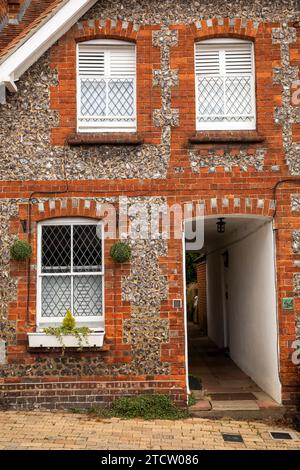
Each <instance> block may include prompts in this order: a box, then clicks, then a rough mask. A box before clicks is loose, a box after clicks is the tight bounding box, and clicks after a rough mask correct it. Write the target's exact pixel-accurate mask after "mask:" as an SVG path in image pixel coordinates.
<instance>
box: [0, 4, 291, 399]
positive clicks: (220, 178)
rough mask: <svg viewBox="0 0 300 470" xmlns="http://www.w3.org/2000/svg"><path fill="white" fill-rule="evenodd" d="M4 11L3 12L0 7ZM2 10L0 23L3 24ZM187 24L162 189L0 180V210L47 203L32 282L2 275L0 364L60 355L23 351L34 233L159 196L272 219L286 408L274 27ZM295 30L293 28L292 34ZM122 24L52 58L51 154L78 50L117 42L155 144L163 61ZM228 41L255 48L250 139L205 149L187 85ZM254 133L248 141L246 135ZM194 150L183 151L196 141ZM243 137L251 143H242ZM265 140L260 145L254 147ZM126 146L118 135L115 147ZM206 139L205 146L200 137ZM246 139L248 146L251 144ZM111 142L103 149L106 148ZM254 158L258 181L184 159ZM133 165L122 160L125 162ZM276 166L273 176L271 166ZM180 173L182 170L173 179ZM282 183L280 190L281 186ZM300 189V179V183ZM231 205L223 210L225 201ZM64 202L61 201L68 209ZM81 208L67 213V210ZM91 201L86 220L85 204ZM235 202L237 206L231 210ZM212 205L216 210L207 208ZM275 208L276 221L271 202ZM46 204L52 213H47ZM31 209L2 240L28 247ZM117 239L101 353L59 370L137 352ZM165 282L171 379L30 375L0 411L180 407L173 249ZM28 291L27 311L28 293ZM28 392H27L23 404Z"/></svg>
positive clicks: (178, 294)
mask: <svg viewBox="0 0 300 470" xmlns="http://www.w3.org/2000/svg"><path fill="white" fill-rule="evenodd" d="M1 5H2V3H1V2H0V6H1ZM1 11H2V10H1V9H0V18H1ZM199 23H200V26H199V28H197V27H196V26H195V25H194V24H191V25H186V24H176V25H171V26H170V28H169V29H171V30H173V31H176V32H177V33H178V44H177V45H175V46H174V47H172V48H171V49H170V68H171V69H172V70H177V71H178V85H176V86H174V87H172V98H171V101H172V109H178V110H179V116H180V119H179V125H178V126H177V127H173V128H172V131H171V149H170V153H171V155H170V161H169V164H168V171H167V177H166V178H165V179H163V178H160V179H159V178H158V179H143V180H142V179H138V178H136V179H122V178H120V179H114V180H113V179H102V180H101V181H100V180H92V179H89V180H88V179H86V180H80V181H79V180H78V181H76V180H72V181H68V182H66V181H64V180H54V181H30V180H24V181H1V182H0V197H1V199H3V200H4V199H14V198H22V199H24V200H27V199H28V198H30V197H31V196H32V194H34V196H33V198H32V199H33V200H34V199H35V198H36V199H38V198H41V199H42V200H43V210H42V211H41V210H40V209H39V206H38V204H35V203H32V204H31V209H30V211H31V226H30V242H31V245H32V248H33V255H32V259H31V261H30V264H31V276H30V285H29V286H28V269H27V266H26V263H20V262H16V261H11V266H10V275H11V277H12V278H13V279H14V280H16V281H17V298H16V299H15V300H14V301H12V302H10V304H9V311H8V320H9V321H16V322H17V334H16V340H15V341H13V342H11V343H8V345H7V362H8V365H11V364H15V365H16V366H18V365H24V364H25V365H36V364H37V363H38V361H43V359H45V358H49V357H50V358H53V359H54V360H55V359H57V358H59V357H60V354H61V353H60V351H51V352H50V351H44V350H41V351H32V350H29V349H28V340H27V332H29V331H35V325H36V256H37V253H36V246H37V223H38V222H41V221H44V220H48V219H52V218H58V217H74V216H75V217H91V218H94V219H99V220H100V218H99V216H98V215H97V207H96V201H95V198H101V197H103V198H118V197H120V196H125V195H126V196H128V197H129V198H130V197H146V198H148V197H164V198H165V200H166V201H167V204H168V205H169V206H171V205H172V204H181V205H183V204H184V203H186V202H189V201H193V202H194V205H196V203H197V202H201V204H202V205H203V206H204V208H205V212H204V213H205V215H206V216H212V215H214V216H226V215H252V216H262V217H273V216H274V217H275V218H274V228H275V231H276V266H277V274H276V276H277V296H278V297H277V303H278V307H277V308H278V312H277V313H278V321H279V354H280V379H281V383H282V399H283V404H285V405H288V406H294V405H295V404H296V402H297V400H299V395H300V394H299V375H298V374H299V372H298V368H297V367H296V366H295V365H293V363H292V361H291V354H292V352H293V349H292V342H293V341H294V340H295V319H296V318H297V317H299V316H300V298H295V308H294V310H291V311H284V312H283V311H282V309H281V303H282V299H283V298H284V297H293V296H294V290H293V275H294V274H295V273H300V263H298V264H297V265H295V263H294V262H295V260H298V261H300V254H295V253H293V252H292V247H291V240H292V232H293V231H294V230H297V229H299V214H298V213H297V212H296V211H292V209H291V194H296V195H298V196H299V197H300V186H299V185H298V184H297V182H295V181H294V180H295V179H296V177H295V178H293V177H292V176H291V174H290V172H289V169H288V166H287V164H286V162H285V154H284V147H283V137H282V126H281V125H280V124H276V123H275V122H274V107H276V106H280V105H281V104H282V86H281V85H280V84H274V83H273V68H274V67H281V66H282V64H281V56H280V45H279V44H273V43H272V29H273V28H279V27H280V24H279V23H260V24H259V26H258V27H257V26H256V25H255V24H254V22H253V21H252V20H247V21H246V23H245V22H242V21H239V20H238V19H237V20H236V21H235V22H234V24H231V23H230V20H229V18H224V21H223V24H222V25H221V24H220V21H218V19H217V18H213V19H212V26H208V24H207V21H204V20H203V21H200V22H199ZM290 26H292V25H290ZM123 28H124V22H122V21H120V20H117V21H116V22H112V21H111V20H110V19H107V20H106V21H105V22H104V24H103V23H101V22H100V21H98V20H95V21H94V22H93V26H92V27H91V26H90V23H89V22H88V21H82V22H81V26H80V28H79V26H78V24H76V25H74V26H73V27H72V28H71V29H70V30H69V31H68V32H67V33H66V34H65V35H64V36H63V37H62V38H60V39H59V40H58V41H57V43H56V44H55V45H54V46H52V48H51V51H50V65H51V68H52V69H53V70H56V71H57V74H58V84H57V86H51V87H50V108H51V110H52V111H54V112H55V113H57V116H58V125H57V126H56V127H53V128H52V129H51V145H52V146H53V148H57V147H62V146H65V145H68V143H67V142H68V139H70V138H71V137H73V138H74V135H75V136H76V44H77V43H78V42H82V41H87V40H90V39H95V38H113V39H120V40H125V41H132V42H134V43H135V44H136V47H137V135H138V136H139V138H141V139H142V141H143V143H144V144H152V145H160V143H161V128H158V127H155V125H154V122H153V112H154V110H156V109H160V108H161V88H160V87H158V86H156V87H153V85H152V83H153V71H154V70H159V69H161V51H160V48H158V47H154V46H153V43H152V35H153V32H155V31H158V30H160V28H161V26H160V25H142V26H141V27H140V28H139V30H138V31H136V30H135V28H134V25H133V23H132V22H128V24H127V26H126V29H123ZM299 36H300V35H299V29H297V43H296V45H295V44H293V45H291V46H290V50H291V64H292V65H293V66H295V65H298V66H299V65H300V57H299V54H298V53H296V52H294V53H292V52H293V51H295V50H296V47H297V48H298V50H299V46H300V37H299ZM216 37H230V38H242V39H248V40H251V41H253V42H254V44H255V69H256V105H257V130H256V132H255V133H252V134H251V133H248V134H247V133H245V132H240V133H239V132H238V131H235V132H234V136H235V139H236V141H230V136H229V133H228V132H222V133H218V137H219V138H220V136H221V137H222V136H223V138H224V139H226V137H228V142H227V143H225V144H224V142H220V141H219V142H218V141H217V139H216V136H214V135H213V133H209V132H207V133H206V134H207V139H206V140H205V139H204V140H205V141H203V140H202V141H201V138H200V137H201V136H200V137H199V136H197V135H196V134H197V133H196V130H195V122H196V112H195V77H194V44H195V42H197V41H199V40H203V39H208V38H216ZM294 130H295V132H294V134H293V137H294V139H295V140H297V139H298V138H299V136H300V131H299V126H298V125H295V126H294ZM254 134H255V135H254ZM195 136H196V137H197V139H198V138H199V139H200V140H199V141H198V140H197V139H196V141H193V140H191V139H192V138H193V137H195ZM247 136H248V137H247ZM260 136H262V137H263V141H261V140H259V137H260ZM121 137H122V136H120V138H121ZM202 138H203V135H202ZM247 139H248V140H247ZM109 143H111V142H109ZM259 149H264V150H265V159H264V163H263V171H257V169H255V168H254V167H253V166H251V164H249V166H248V168H247V170H246V171H244V170H242V169H241V168H240V166H239V165H238V164H237V165H236V166H233V168H232V170H231V171H229V172H227V171H225V168H224V167H223V166H221V165H219V166H216V167H215V169H214V171H213V172H212V171H210V169H209V168H208V167H201V168H199V169H198V170H197V171H194V170H193V168H192V167H191V163H190V161H189V156H188V152H189V151H191V150H192V151H194V152H196V153H198V155H199V156H200V157H201V156H202V157H205V156H207V155H209V154H210V152H214V154H216V155H218V156H223V155H224V154H225V153H227V154H229V155H231V156H233V157H238V155H239V152H241V151H246V153H247V155H253V156H255V155H256V152H257V151H258V150H259ZM128 158H130V155H129V157H128ZM276 166H279V167H280V169H279V171H274V167H276ZM178 169H180V171H178ZM285 179H290V180H291V181H290V182H285V183H283V184H281V185H280V186H278V188H277V189H276V190H275V189H274V188H275V186H276V183H277V182H278V181H279V180H285ZM299 180H300V178H299ZM224 198H227V199H228V205H227V206H226V207H224V205H223V203H222V200H223V199H224ZM61 199H66V200H67V204H66V206H65V207H62V205H61ZM74 199H78V205H77V206H76V207H74V205H73V203H72V201H73V200H74ZM86 199H89V200H90V207H89V208H88V209H87V208H86V206H85V200H86ZM235 199H238V200H239V204H238V205H236V204H235ZM212 200H214V204H212ZM275 200H276V213H275V206H274V201H275ZM0 201H1V200H0ZM51 201H54V207H53V204H52V206H51V204H50V202H51ZM28 213H29V204H28V202H24V203H22V204H20V205H19V214H18V215H17V216H16V217H12V218H11V220H10V234H11V235H14V236H18V237H19V238H21V239H28V238H29V234H28V232H27V233H26V232H25V233H24V230H23V227H22V224H21V221H22V220H28ZM113 243H114V240H111V239H108V240H106V241H105V253H104V256H105V258H104V259H105V315H106V318H105V325H106V327H105V328H106V336H105V344H104V346H103V348H102V350H100V351H99V350H97V351H87V352H84V351H81V352H76V353H74V352H71V351H66V352H65V360H66V361H68V358H71V357H74V356H75V357H76V358H77V359H78V361H79V360H80V359H81V358H85V359H86V358H90V359H91V360H93V359H94V358H99V356H100V357H101V359H102V360H103V368H105V367H106V366H109V367H111V370H113V366H114V364H120V363H122V364H130V362H131V361H132V360H133V346H132V344H126V343H125V342H124V337H123V326H124V322H125V321H126V320H129V319H130V318H131V313H132V306H131V305H130V302H128V301H125V300H123V298H122V279H123V278H124V277H126V276H129V275H130V264H131V263H130V262H128V263H124V264H122V265H121V266H118V267H116V266H115V264H114V262H113V261H112V259H111V258H110V256H109V251H110V248H111V246H112V244H113ZM158 262H159V266H160V270H161V274H162V275H163V276H165V277H166V279H167V282H168V297H167V299H162V300H161V305H160V317H159V318H160V319H161V320H163V319H167V320H168V321H169V338H168V341H166V342H164V343H162V344H161V345H160V361H161V362H162V363H164V362H167V363H168V364H169V366H170V367H169V373H167V374H166V375H163V374H157V375H151V376H148V375H146V374H140V375H138V372H137V374H136V375H126V374H114V373H113V372H112V373H109V374H103V375H88V374H86V375H80V376H79V375H76V374H74V375H65V376H61V375H59V374H54V375H50V374H51V371H48V372H47V374H46V375H43V376H41V375H33V376H30V378H28V377H26V376H22V374H20V375H18V376H16V377H14V376H4V377H1V378H0V391H1V393H2V396H3V399H4V400H6V402H5V403H6V404H7V406H18V407H23V406H24V407H32V406H45V407H48V408H65V407H68V406H69V407H72V406H75V405H76V406H77V405H78V406H85V407H86V406H90V405H92V404H94V403H95V401H96V402H101V403H106V402H109V401H111V399H112V398H114V397H116V396H120V395H124V394H125V395H134V394H137V393H140V392H144V391H150V392H151V393H167V394H169V395H170V396H172V397H173V398H174V399H175V400H176V402H178V403H180V404H181V405H183V404H184V403H185V402H186V396H187V390H186V383H185V373H186V371H185V349H184V312H183V309H174V307H173V300H174V299H178V298H183V294H184V293H183V273H182V270H183V260H182V242H181V240H174V239H171V240H169V241H168V254H167V255H166V256H160V257H159V259H158ZM28 288H29V292H30V295H29V299H30V302H29V308H28V305H27V301H28V290H27V289H28ZM29 392H32V394H30V393H29Z"/></svg>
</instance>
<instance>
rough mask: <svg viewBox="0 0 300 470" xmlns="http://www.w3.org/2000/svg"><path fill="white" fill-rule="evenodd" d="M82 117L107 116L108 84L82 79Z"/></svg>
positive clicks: (101, 81) (102, 81)
mask: <svg viewBox="0 0 300 470" xmlns="http://www.w3.org/2000/svg"><path fill="white" fill-rule="evenodd" d="M80 99H81V114H82V116H105V114H106V82H105V80H99V79H98V80H97V79H91V78H82V79H81V98H80Z"/></svg>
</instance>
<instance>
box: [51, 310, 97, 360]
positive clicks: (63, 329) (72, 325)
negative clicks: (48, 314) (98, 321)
mask: <svg viewBox="0 0 300 470" xmlns="http://www.w3.org/2000/svg"><path fill="white" fill-rule="evenodd" d="M44 333H46V335H51V336H55V337H56V338H57V340H58V341H59V343H60V344H61V347H62V350H63V353H64V350H65V348H66V346H65V344H64V341H63V337H64V336H65V335H72V336H75V337H76V339H77V343H78V349H79V350H81V349H82V347H83V346H84V343H86V344H88V340H87V335H88V334H89V333H91V330H90V329H89V328H88V327H87V326H80V327H78V326H76V320H75V318H74V317H73V315H72V313H71V310H67V313H66V316H65V318H64V319H63V322H62V325H61V326H56V327H51V326H49V327H47V328H44Z"/></svg>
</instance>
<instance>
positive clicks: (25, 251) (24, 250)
mask: <svg viewBox="0 0 300 470" xmlns="http://www.w3.org/2000/svg"><path fill="white" fill-rule="evenodd" d="M31 255H32V248H31V246H30V245H29V243H28V242H27V241H25V240H16V241H15V242H14V244H13V245H12V247H11V249H10V256H11V257H12V259H14V260H16V261H25V260H27V259H28V258H30V257H31Z"/></svg>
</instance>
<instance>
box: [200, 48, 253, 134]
mask: <svg viewBox="0 0 300 470" xmlns="http://www.w3.org/2000/svg"><path fill="white" fill-rule="evenodd" d="M195 72H196V100H197V126H196V127H197V129H198V130H202V129H203V130H221V129H228V130H232V129H255V125H256V122H255V79H254V58H253V45H252V43H250V42H247V41H242V42H241V41H239V40H231V41H229V42H228V40H225V39H224V40H223V41H221V42H220V40H207V41H203V42H201V43H197V44H196V46H195Z"/></svg>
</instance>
